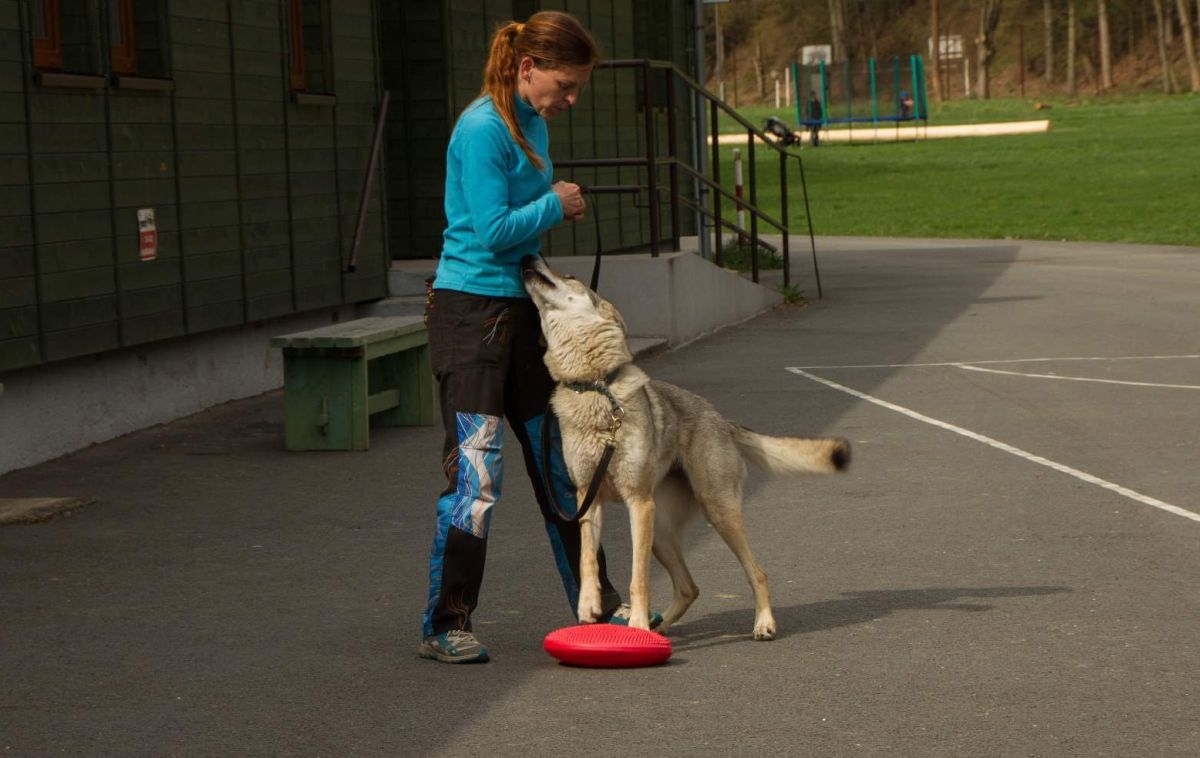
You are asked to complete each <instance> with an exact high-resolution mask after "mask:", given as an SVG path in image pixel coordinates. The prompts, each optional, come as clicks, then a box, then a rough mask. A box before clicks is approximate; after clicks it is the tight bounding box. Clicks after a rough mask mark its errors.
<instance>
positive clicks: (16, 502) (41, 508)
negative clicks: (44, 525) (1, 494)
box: [0, 497, 96, 525]
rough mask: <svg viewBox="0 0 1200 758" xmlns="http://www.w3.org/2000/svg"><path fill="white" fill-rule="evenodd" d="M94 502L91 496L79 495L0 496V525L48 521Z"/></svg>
mask: <svg viewBox="0 0 1200 758" xmlns="http://www.w3.org/2000/svg"><path fill="white" fill-rule="evenodd" d="M94 502H96V501H95V500H93V499H91V498H81V497H20V498H0V525H4V524H36V523H37V522H39V521H49V520H50V519H54V518H58V517H59V516H65V515H67V514H69V513H71V512H72V511H76V510H78V509H80V508H83V507H84V506H86V505H91V504H92V503H94Z"/></svg>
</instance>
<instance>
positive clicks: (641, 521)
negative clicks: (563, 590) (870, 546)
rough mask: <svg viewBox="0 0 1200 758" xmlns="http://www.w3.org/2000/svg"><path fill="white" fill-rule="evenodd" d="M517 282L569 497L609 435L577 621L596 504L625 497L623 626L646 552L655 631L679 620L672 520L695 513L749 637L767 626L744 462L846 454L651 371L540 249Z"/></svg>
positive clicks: (836, 462) (846, 457) (825, 466)
mask: <svg viewBox="0 0 1200 758" xmlns="http://www.w3.org/2000/svg"><path fill="white" fill-rule="evenodd" d="M522 272H523V277H524V283H525V289H526V291H528V292H529V295H530V296H531V297H532V298H533V302H534V304H535V305H537V308H538V312H539V313H540V315H541V322H542V331H543V333H544V334H545V337H546V357H545V360H546V367H547V368H548V369H549V371H550V375H551V376H552V377H553V378H554V379H555V381H556V382H558V386H557V387H556V388H555V390H554V394H553V396H552V398H551V405H552V407H553V409H554V412H555V414H556V415H557V416H558V421H559V426H560V428H561V432H562V444H563V455H564V458H565V460H566V465H567V470H568V472H569V473H570V475H571V480H572V481H573V482H574V483H575V486H576V490H577V493H578V498H579V500H578V502H580V503H582V502H583V499H584V494H585V493H586V491H587V489H588V485H589V484H590V483H591V481H592V477H593V474H594V473H595V472H596V469H597V467H598V465H599V462H600V460H601V457H602V456H603V455H604V452H605V448H606V446H608V445H609V444H613V445H615V450H614V452H613V454H612V459H611V462H610V464H609V466H608V469H607V471H606V473H605V474H604V477H603V479H602V481H601V483H600V488H599V492H598V494H597V496H596V500H595V504H594V505H593V506H592V507H591V508H590V509H589V510H588V511H587V513H585V514H584V516H583V518H582V519H581V524H582V527H583V528H582V530H581V532H582V534H581V543H582V547H581V550H582V555H581V556H580V561H579V564H580V585H581V586H580V592H579V608H578V611H579V620H580V621H581V622H583V623H590V622H594V621H595V620H596V619H597V618H598V617H599V616H600V614H601V612H602V610H601V607H600V581H599V565H598V562H597V556H596V548H597V546H598V545H599V543H600V530H601V520H602V515H603V511H602V506H603V503H604V502H605V501H608V502H616V501H623V502H624V503H625V504H626V506H627V507H628V508H629V518H630V521H631V531H632V543H633V571H632V580H631V583H630V588H629V600H630V605H631V606H632V609H631V614H630V626H633V627H636V628H640V629H648V628H649V626H650V587H649V572H650V553H651V551H652V550H653V553H654V556H655V557H656V558H657V559H658V561H659V563H661V564H662V565H663V566H664V567H665V568H666V570H667V572H668V573H669V574H670V576H671V583H672V584H673V586H674V590H675V597H674V599H673V601H672V603H671V605H670V607H668V608H667V609H666V611H664V612H663V621H662V624H661V626H660V627H658V631H660V632H664V633H665V632H666V630H667V629H668V628H669V627H670V626H671V624H673V623H674V622H676V621H678V620H679V618H680V617H681V616H683V614H684V612H685V611H687V609H688V607H689V606H690V605H691V604H692V603H693V602H694V601H695V600H696V598H697V596H698V595H699V590H698V589H697V587H696V583H695V582H694V581H693V580H692V576H691V574H690V573H689V572H688V568H687V565H686V564H685V563H684V560H683V552H682V550H681V537H682V531H683V527H684V526H685V524H686V523H687V521H688V520H689V518H690V517H691V516H693V515H695V514H697V513H703V514H704V516H705V518H707V520H708V522H709V523H711V524H712V526H713V528H714V529H716V530H717V532H718V533H719V534H720V535H721V537H722V538H724V540H725V542H726V544H728V545H729V547H730V549H731V550H733V553H734V555H736V556H737V559H738V561H739V562H740V563H741V564H742V568H743V569H744V570H745V572H746V576H747V578H748V579H749V580H750V586H751V587H752V588H753V590H754V606H755V616H754V639H756V640H770V639H773V638H774V637H775V617H774V615H773V614H772V613H771V599H770V593H769V592H768V590H767V575H766V573H765V572H763V570H762V568H761V567H759V565H758V562H757V561H755V560H754V556H753V554H752V553H751V552H750V544H749V541H748V540H747V537H746V528H745V525H744V523H743V521H742V486H743V483H744V481H745V478H746V464H745V461H750V462H751V463H754V464H756V465H757V466H759V467H761V468H762V469H764V470H765V471H767V472H769V473H771V474H779V475H795V474H806V473H833V472H835V471H840V470H842V469H844V468H845V467H846V466H847V465H848V464H849V461H850V445H849V443H848V442H847V441H846V440H843V439H837V438H800V437H768V436H766V435H762V434H757V433H755V432H752V431H750V430H749V429H746V428H744V427H741V426H738V425H736V424H733V423H730V422H729V421H726V420H725V419H724V418H723V417H722V416H721V414H720V413H718V412H717V410H716V409H715V408H714V407H713V406H712V404H711V403H709V402H708V401H707V400H705V399H704V398H702V397H699V396H697V395H694V394H692V393H690V392H687V391H686V390H683V389H680V388H679V387H675V386H674V385H671V384H667V383H665V382H660V381H656V380H653V379H651V378H650V377H649V376H647V375H646V373H645V372H643V371H642V370H641V369H639V368H638V367H637V366H634V365H633V356H632V354H631V353H630V351H629V345H628V343H627V341H626V331H625V323H624V321H623V320H622V319H621V316H620V314H619V313H617V309H616V308H614V307H613V305H612V304H611V303H609V302H608V301H607V300H604V299H603V298H601V297H600V296H599V295H597V294H596V293H595V292H593V291H592V290H590V289H588V287H587V286H586V285H584V284H583V283H582V282H579V281H577V280H576V279H574V278H571V277H564V276H559V275H558V274H555V273H554V272H553V271H551V270H550V268H549V267H548V266H547V265H546V263H545V261H543V260H542V259H541V258H535V257H532V256H529V257H526V258H525V260H523V261H522Z"/></svg>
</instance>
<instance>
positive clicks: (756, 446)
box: [732, 424, 850, 476]
mask: <svg viewBox="0 0 1200 758" xmlns="http://www.w3.org/2000/svg"><path fill="white" fill-rule="evenodd" d="M732 426H733V441H734V443H735V444H736V445H737V446H738V450H740V451H741V453H742V457H743V458H745V459H746V460H747V461H749V462H750V463H753V464H754V465H755V466H758V467H759V468H761V469H763V470H764V471H766V472H768V473H771V474H780V475H785V476H786V475H794V474H832V473H834V472H836V471H842V470H844V469H845V468H846V467H847V466H849V465H850V443H849V442H847V441H846V440H844V439H841V438H840V437H768V436H767V435H765V434H759V433H757V432H752V431H750V430H749V429H747V428H746V427H744V426H738V425H737V424H733V425H732Z"/></svg>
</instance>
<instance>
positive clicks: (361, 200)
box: [346, 90, 391, 273]
mask: <svg viewBox="0 0 1200 758" xmlns="http://www.w3.org/2000/svg"><path fill="white" fill-rule="evenodd" d="M390 97H391V92H390V91H389V90H384V91H383V101H382V102H380V103H379V117H378V118H377V119H376V122H375V141H374V142H372V143H371V159H370V161H369V162H368V163H367V175H366V176H365V177H363V186H362V194H361V195H359V196H358V223H356V224H355V225H354V244H352V245H351V246H350V262H349V263H348V264H347V265H346V271H347V272H349V273H353V272H354V270H355V269H356V268H358V245H359V243H360V242H362V233H363V227H364V226H365V225H366V223H367V206H368V205H369V204H370V202H369V198H370V196H371V183H372V182H374V181H375V164H376V163H377V162H378V160H379V146H380V144H381V143H382V142H383V126H384V124H385V123H387V111H388V100H389V98H390ZM384 212H385V213H386V212H387V209H386V208H385V209H384Z"/></svg>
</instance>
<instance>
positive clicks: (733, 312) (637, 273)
mask: <svg viewBox="0 0 1200 758" xmlns="http://www.w3.org/2000/svg"><path fill="white" fill-rule="evenodd" d="M595 260H596V259H595V258H594V257H593V256H579V257H552V258H549V259H548V262H549V264H550V267H551V268H553V269H554V270H555V271H558V272H559V273H563V274H570V275H571V276H574V277H576V278H577V279H581V280H583V281H585V282H589V281H591V277H592V267H593V266H594V265H595ZM598 290H599V293H600V295H601V296H603V297H604V299H606V300H608V301H610V302H611V303H612V304H613V305H615V306H617V310H619V311H620V312H621V315H622V316H623V317H624V318H625V324H626V326H627V327H628V328H629V334H630V336H631V337H659V338H663V339H666V341H667V345H668V346H669V347H678V346H679V345H682V344H685V343H687V342H690V341H692V340H694V339H696V338H697V337H700V336H702V335H705V334H708V333H709V332H712V331H715V330H717V329H720V328H721V327H723V326H729V325H731V324H737V323H740V322H742V321H745V320H746V319H749V318H752V317H754V316H756V315H758V314H759V313H762V312H763V311H765V310H768V309H770V308H773V307H774V306H776V305H778V304H779V303H781V302H783V296H782V295H781V294H780V293H779V292H776V291H774V290H771V289H768V288H767V287H764V286H762V285H759V284H755V283H754V282H751V281H749V280H748V279H745V278H743V277H741V276H740V275H738V274H737V273H736V272H733V271H729V270H727V269H723V268H719V267H717V266H716V265H714V264H712V263H710V262H709V261H706V260H704V259H703V258H701V257H700V256H698V255H695V254H693V253H662V254H660V255H659V256H658V257H657V258H652V257H651V256H650V255H648V254H637V255H606V256H604V259H603V261H602V263H601V264H600V286H599V288H598Z"/></svg>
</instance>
